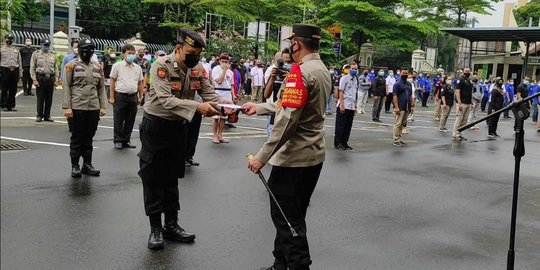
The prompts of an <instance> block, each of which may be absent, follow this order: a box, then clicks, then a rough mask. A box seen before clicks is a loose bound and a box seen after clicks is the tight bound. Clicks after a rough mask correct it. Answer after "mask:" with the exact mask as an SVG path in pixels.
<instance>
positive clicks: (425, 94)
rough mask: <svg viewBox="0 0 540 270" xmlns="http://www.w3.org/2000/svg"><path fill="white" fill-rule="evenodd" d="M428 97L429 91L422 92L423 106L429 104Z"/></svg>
mask: <svg viewBox="0 0 540 270" xmlns="http://www.w3.org/2000/svg"><path fill="white" fill-rule="evenodd" d="M428 98H429V92H422V106H423V107H426V106H427V101H428Z"/></svg>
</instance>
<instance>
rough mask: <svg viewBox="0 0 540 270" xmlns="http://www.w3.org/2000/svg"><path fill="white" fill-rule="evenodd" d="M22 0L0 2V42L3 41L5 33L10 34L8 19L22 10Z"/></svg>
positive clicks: (3, 0)
mask: <svg viewBox="0 0 540 270" xmlns="http://www.w3.org/2000/svg"><path fill="white" fill-rule="evenodd" d="M23 4H24V0H10V1H6V0H2V1H0V32H1V33H2V34H0V40H1V41H2V42H3V41H4V35H5V33H10V32H11V25H9V24H8V18H10V17H11V16H12V15H13V14H15V13H20V12H22V10H23Z"/></svg>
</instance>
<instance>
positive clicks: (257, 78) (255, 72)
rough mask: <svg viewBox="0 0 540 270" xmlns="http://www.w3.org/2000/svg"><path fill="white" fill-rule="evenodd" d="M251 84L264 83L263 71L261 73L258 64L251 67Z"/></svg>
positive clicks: (260, 84) (258, 84)
mask: <svg viewBox="0 0 540 270" xmlns="http://www.w3.org/2000/svg"><path fill="white" fill-rule="evenodd" d="M251 76H252V78H251V84H253V85H255V86H263V85H264V73H263V69H262V68H260V67H258V66H254V67H253V68H252V69H251Z"/></svg>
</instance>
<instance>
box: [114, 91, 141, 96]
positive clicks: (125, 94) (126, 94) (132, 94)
mask: <svg viewBox="0 0 540 270" xmlns="http://www.w3.org/2000/svg"><path fill="white" fill-rule="evenodd" d="M116 93H117V94H122V95H124V96H128V97H132V96H134V95H136V94H137V92H135V93H131V94H128V93H121V92H116Z"/></svg>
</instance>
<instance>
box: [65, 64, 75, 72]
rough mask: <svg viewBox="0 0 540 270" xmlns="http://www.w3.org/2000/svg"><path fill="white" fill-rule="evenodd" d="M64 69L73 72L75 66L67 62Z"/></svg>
mask: <svg viewBox="0 0 540 270" xmlns="http://www.w3.org/2000/svg"><path fill="white" fill-rule="evenodd" d="M64 70H65V71H66V72H71V71H72V70H73V66H72V65H71V64H67V65H66V66H65V67H64Z"/></svg>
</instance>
